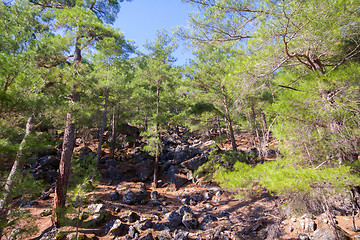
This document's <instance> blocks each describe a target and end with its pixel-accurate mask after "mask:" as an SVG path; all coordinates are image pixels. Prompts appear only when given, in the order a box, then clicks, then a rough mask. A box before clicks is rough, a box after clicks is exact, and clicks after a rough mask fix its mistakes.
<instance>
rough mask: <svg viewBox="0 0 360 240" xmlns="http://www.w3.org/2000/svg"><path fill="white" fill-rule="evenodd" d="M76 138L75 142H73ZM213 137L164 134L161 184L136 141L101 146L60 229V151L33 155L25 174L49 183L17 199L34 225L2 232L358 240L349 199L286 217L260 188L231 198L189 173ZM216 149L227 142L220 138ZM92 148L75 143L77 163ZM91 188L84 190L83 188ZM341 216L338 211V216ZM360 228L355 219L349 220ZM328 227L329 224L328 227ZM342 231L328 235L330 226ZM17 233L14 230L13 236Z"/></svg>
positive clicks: (242, 142)
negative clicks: (95, 168) (56, 201)
mask: <svg viewBox="0 0 360 240" xmlns="http://www.w3.org/2000/svg"><path fill="white" fill-rule="evenodd" d="M245 136H246V134H244V135H243V136H242V137H240V136H238V138H237V142H238V144H239V146H240V149H241V150H242V151H244V152H250V151H252V152H254V151H255V150H254V149H252V150H251V148H252V144H251V143H250V141H249V140H247V138H246V137H245ZM78 142H81V141H80V140H79V141H78ZM213 143H214V141H212V140H210V139H208V138H207V139H204V138H201V137H198V136H196V135H195V134H191V133H189V132H185V131H178V132H176V133H175V132H173V133H171V134H169V135H166V136H163V146H164V147H163V152H162V155H161V159H160V162H161V178H160V179H161V180H160V182H159V185H160V187H159V188H157V189H153V188H152V187H151V179H152V173H153V167H152V166H153V161H154V159H153V157H152V156H150V155H149V154H147V153H146V152H143V151H142V150H141V147H140V146H139V145H141V143H139V144H138V145H136V143H135V147H131V148H129V147H128V146H130V145H134V144H133V143H131V144H130V143H125V145H126V146H127V147H128V148H123V149H122V150H120V151H119V152H117V154H116V157H114V158H110V157H109V155H108V154H107V153H106V151H107V150H105V152H104V154H103V157H102V158H101V164H100V166H99V167H100V171H101V175H102V179H101V182H100V184H98V185H96V186H93V184H92V183H91V182H87V185H88V186H87V189H91V190H90V191H87V192H85V193H82V194H81V195H78V196H77V197H76V198H72V199H71V200H69V201H68V206H71V207H72V208H71V209H72V210H71V211H70V212H69V213H68V214H67V224H66V226H64V227H62V228H60V229H56V228H55V227H52V224H51V203H52V198H53V192H54V182H55V179H56V169H57V167H58V164H59V160H58V156H59V152H57V153H56V152H54V151H48V152H43V153H40V154H37V155H36V161H35V162H34V163H33V164H32V165H31V166H28V167H29V172H30V173H31V174H33V175H34V176H35V178H37V179H44V180H46V181H47V182H49V183H51V187H50V189H49V190H48V191H45V192H43V194H42V195H41V196H40V198H38V199H34V200H32V201H30V202H22V203H21V209H20V211H22V212H27V213H28V214H29V216H31V218H30V219H31V220H30V222H31V223H32V224H34V225H37V226H38V230H36V231H33V232H30V233H28V235H26V234H25V235H24V234H22V235H21V234H20V233H21V232H20V228H21V227H24V226H27V224H30V223H29V222H25V221H24V222H20V225H16V226H13V227H12V228H9V229H8V234H7V235H8V237H9V239H39V240H40V239H41V240H45V239H76V237H77V239H139V240H140V239H141V240H146V239H159V240H165V239H177V240H180V239H313V240H326V239H337V237H338V238H341V239H351V238H353V239H359V238H360V237H358V238H357V236H356V232H354V231H353V230H354V229H353V228H352V227H353V224H352V218H351V216H349V215H350V214H351V213H352V212H351V209H352V206H351V202H350V201H349V200H348V199H345V200H343V201H342V202H339V203H338V206H339V208H338V212H337V213H338V216H336V218H331V219H332V220H333V221H329V219H330V218H329V216H328V215H326V214H321V215H318V216H315V215H311V214H306V215H303V216H301V217H290V216H288V215H287V214H286V211H284V208H283V203H284V199H282V198H281V197H279V196H276V195H274V194H270V193H268V192H265V191H259V193H258V194H257V195H256V196H255V197H253V198H247V199H242V200H238V198H237V193H236V192H231V191H227V190H226V189H221V188H220V187H219V186H218V185H217V184H216V182H214V181H203V179H201V178H200V179H199V178H194V174H193V172H194V171H195V170H196V169H198V167H199V166H201V165H202V164H204V163H206V162H207V161H208V156H209V151H210V146H211V145H212V144H213ZM221 147H222V149H220V148H219V151H222V150H224V149H226V148H227V147H228V145H227V143H226V142H224V143H223V144H222V145H221ZM93 150H94V149H92V148H91V146H90V147H85V146H84V145H83V144H82V143H81V144H79V145H78V147H77V153H78V154H79V156H78V164H80V165H83V166H86V164H89V162H88V161H89V159H91V156H95V154H94V151H93ZM89 186H90V187H89ZM340 215H342V216H340ZM356 222H357V224H358V225H360V221H358V219H357V218H356ZM334 224H335V225H334ZM334 226H335V227H337V228H338V230H340V231H338V232H340V233H343V234H342V235H340V236H335V235H334V231H333V230H332V228H333V227H334ZM17 234H20V235H18V236H17Z"/></svg>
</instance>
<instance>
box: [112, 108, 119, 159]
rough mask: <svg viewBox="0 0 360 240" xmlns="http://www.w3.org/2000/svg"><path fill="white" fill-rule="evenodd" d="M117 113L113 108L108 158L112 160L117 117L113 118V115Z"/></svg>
mask: <svg viewBox="0 0 360 240" xmlns="http://www.w3.org/2000/svg"><path fill="white" fill-rule="evenodd" d="M116 112H117V111H116V110H115V108H114V111H113V115H112V129H111V130H112V133H111V149H110V157H111V158H114V155H115V146H116V137H117V136H116V131H115V123H116V120H117V118H118V116H117V117H116V118H115V115H116V114H117V113H116Z"/></svg>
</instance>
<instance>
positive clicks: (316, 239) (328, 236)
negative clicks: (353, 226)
mask: <svg viewBox="0 0 360 240" xmlns="http://www.w3.org/2000/svg"><path fill="white" fill-rule="evenodd" d="M336 239H337V238H336V236H335V235H334V233H333V232H332V231H331V230H330V229H329V228H327V227H324V228H320V229H318V230H316V231H315V232H314V235H313V237H312V240H336Z"/></svg>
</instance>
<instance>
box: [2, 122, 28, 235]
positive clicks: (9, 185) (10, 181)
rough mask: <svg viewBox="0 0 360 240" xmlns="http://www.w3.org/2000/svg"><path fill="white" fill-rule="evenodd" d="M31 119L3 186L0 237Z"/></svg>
mask: <svg viewBox="0 0 360 240" xmlns="http://www.w3.org/2000/svg"><path fill="white" fill-rule="evenodd" d="M32 120H33V118H32V116H30V117H29V118H28V120H27V123H26V128H25V136H24V138H23V139H22V141H21V143H20V146H19V150H18V152H17V155H16V159H15V162H14V164H13V166H12V168H11V171H10V173H9V176H8V178H7V180H6V183H5V186H4V190H5V192H4V195H3V197H2V199H1V200H0V239H1V237H2V233H3V226H4V225H5V224H6V222H7V217H6V216H7V211H8V209H7V205H8V203H9V197H10V195H11V193H12V188H13V187H14V185H15V177H16V174H17V173H18V172H19V171H21V170H22V169H23V168H24V164H25V158H24V156H23V155H24V147H25V145H26V141H27V138H28V136H29V135H30V133H31V129H32V125H33V123H32Z"/></svg>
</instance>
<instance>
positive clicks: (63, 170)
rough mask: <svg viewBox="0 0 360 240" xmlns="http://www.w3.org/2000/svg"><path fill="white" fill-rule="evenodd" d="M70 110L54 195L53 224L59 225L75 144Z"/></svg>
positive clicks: (73, 124) (67, 116)
mask: <svg viewBox="0 0 360 240" xmlns="http://www.w3.org/2000/svg"><path fill="white" fill-rule="evenodd" d="M72 120H73V119H72V112H68V113H67V115H66V127H65V133H64V141H63V145H62V152H61V159H60V165H59V175H58V178H57V181H56V187H55V195H54V202H53V208H54V215H55V216H54V219H53V221H54V224H55V225H56V226H60V223H61V222H62V220H63V219H62V215H63V214H62V213H63V211H64V209H63V208H64V207H65V201H66V193H67V186H68V182H69V175H70V166H71V156H72V154H73V151H74V146H75V123H73V121H72Z"/></svg>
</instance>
